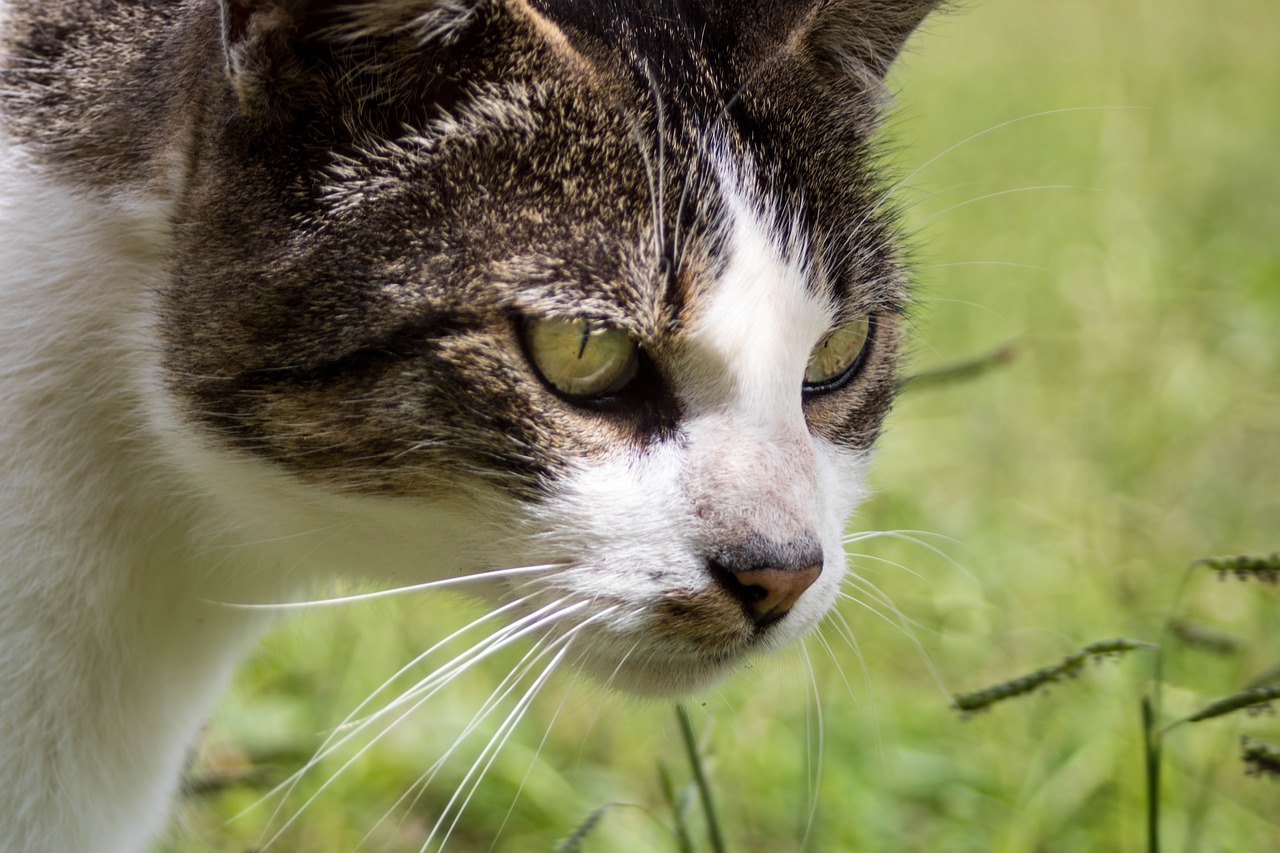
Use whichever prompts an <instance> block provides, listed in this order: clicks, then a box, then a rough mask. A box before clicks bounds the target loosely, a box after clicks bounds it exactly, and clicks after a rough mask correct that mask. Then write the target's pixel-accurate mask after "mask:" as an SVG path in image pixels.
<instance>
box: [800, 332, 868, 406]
mask: <svg viewBox="0 0 1280 853" xmlns="http://www.w3.org/2000/svg"><path fill="white" fill-rule="evenodd" d="M870 337H871V318H870V317H869V316H868V317H860V318H858V319H857V320H854V321H853V322H852V323H847V324H845V325H843V326H841V327H840V328H838V329H834V330H832V331H830V332H828V333H827V334H826V335H825V336H824V337H823V338H822V340H820V341H818V345H817V346H815V347H814V348H813V351H812V352H811V353H809V364H808V365H807V366H806V367H805V371H804V389H805V390H806V391H830V390H834V389H835V388H838V387H840V386H841V385H843V384H844V383H845V382H847V381H848V380H849V378H850V377H851V376H853V374H854V371H855V370H856V369H857V367H858V365H859V364H860V363H861V362H862V355H863V353H864V352H865V351H866V349H867V341H868V340H869V339H870Z"/></svg>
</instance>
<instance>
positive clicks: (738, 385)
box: [158, 0, 929, 694]
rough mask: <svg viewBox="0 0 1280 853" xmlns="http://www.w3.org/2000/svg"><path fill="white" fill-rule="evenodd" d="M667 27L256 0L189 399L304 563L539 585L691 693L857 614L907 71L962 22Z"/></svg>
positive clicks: (648, 680) (203, 279) (543, 599)
mask: <svg viewBox="0 0 1280 853" xmlns="http://www.w3.org/2000/svg"><path fill="white" fill-rule="evenodd" d="M635 5H636V4H592V3H578V2H567V0H566V2H552V0H544V2H540V3H535V4H528V3H525V2H523V0H506V2H503V1H502V0H487V2H466V3H464V2H454V3H439V2H426V0H419V2H410V0H400V2H380V3H365V4H328V3H325V4H307V3H300V2H284V0H278V1H276V0H271V1H269V2H228V3H226V4H224V15H223V19H222V22H221V24H222V28H223V29H222V44H223V49H224V51H225V56H226V65H227V69H228V71H227V82H228V83H229V85H226V86H224V87H222V88H220V89H218V88H215V89H214V90H212V91H211V93H209V95H208V98H207V100H206V102H205V103H204V105H203V108H202V109H201V111H200V112H199V114H198V115H197V116H196V117H195V118H193V121H192V129H191V132H190V134H189V137H187V138H186V141H185V144H186V145H187V146H188V148H187V154H186V156H185V157H181V158H174V159H175V162H182V163H184V164H185V166H184V169H185V171H184V172H183V173H182V177H181V180H180V181H179V182H178V189H177V190H176V191H175V196H176V210H177V214H176V224H175V235H176V238H175V241H174V246H175V249H174V257H173V275H172V278H171V280H170V281H169V282H168V283H167V284H166V285H165V286H164V288H163V290H162V292H161V293H160V295H159V298H160V303H161V317H162V320H161V322H160V325H159V329H158V331H159V334H160V337H161V340H162V341H163V359H162V368H161V375H160V376H159V381H160V382H161V383H162V384H163V386H164V387H165V388H166V390H167V399H168V401H169V404H168V408H167V410H166V412H165V415H164V417H165V418H166V419H167V420H168V422H169V423H170V426H169V427H168V428H169V430H170V432H171V433H172V434H173V435H174V436H175V439H174V443H175V446H180V448H181V452H180V453H177V454H175V456H176V457H180V458H181V459H183V460H184V461H183V463H182V464H185V465H189V466H199V467H201V468H202V469H203V471H202V477H201V480H202V482H208V483H212V484H213V485H212V486H211V488H212V489H213V490H214V491H215V492H216V493H217V496H218V498H219V500H221V501H222V502H223V504H224V505H225V506H226V507H227V508H228V512H229V513H231V514H233V515H237V516H239V523H240V524H241V525H247V526H250V527H252V528H254V529H258V530H260V531H261V536H262V537H263V538H266V537H275V538H277V539H289V538H290V537H292V538H293V539H295V540H296V541H297V548H298V554H297V562H299V563H301V562H303V561H306V562H308V563H309V564H314V565H317V566H321V565H324V564H325V563H327V562H328V563H332V564H334V565H335V566H338V565H341V566H342V567H344V568H346V569H348V570H350V569H353V568H354V569H356V570H360V571H364V572H366V573H368V574H370V575H373V576H378V577H382V578H385V579H389V580H392V581H394V582H398V583H412V582H416V581H420V580H424V579H429V578H437V577H444V576H455V575H461V574H465V573H473V572H476V573H483V572H485V571H486V570H493V569H514V568H519V567H532V568H529V569H528V570H527V571H524V570H522V571H518V572H510V573H506V574H504V573H502V572H498V573H495V574H492V575H490V576H489V577H490V580H488V581H487V582H485V583H482V584H477V591H479V592H481V593H482V594H484V595H487V596H489V597H492V598H494V599H495V600H497V601H500V602H508V603H511V604H512V607H513V611H515V612H520V613H523V614H525V617H526V618H528V619H530V620H532V621H531V622H530V624H531V625H537V626H538V629H539V630H542V631H544V633H545V634H546V636H547V637H548V638H549V640H548V641H549V642H551V643H552V644H553V645H554V644H555V643H557V642H558V643H561V644H562V647H563V648H565V649H566V650H568V655H569V657H570V658H571V659H575V660H577V661H578V663H579V665H580V666H581V667H582V668H584V669H586V670H588V671H590V672H593V673H595V674H596V675H598V676H599V677H600V678H601V679H602V680H606V681H609V682H611V683H614V684H618V685H621V686H623V687H626V688H628V689H631V690H633V691H636V692H640V693H655V694H661V693H669V692H674V691H683V690H688V689H691V688H693V687H696V686H699V685H702V684H705V683H707V682H709V681H710V680H712V679H714V678H715V677H717V676H719V675H720V674H722V673H723V672H724V671H726V670H727V669H728V668H730V667H731V666H732V665H733V664H735V663H737V662H739V661H740V660H741V659H742V658H743V656H744V655H747V654H750V653H752V652H754V651H757V650H761V649H766V648H772V647H775V646H777V645H779V644H780V643H782V642H784V641H786V640H788V639H791V638H794V637H796V636H798V635H799V634H801V633H803V632H804V631H805V630H806V629H808V628H809V627H811V626H812V625H813V624H814V623H815V622H816V621H817V620H819V619H820V618H821V617H822V616H823V614H824V613H825V612H826V611H827V610H828V608H829V607H830V606H831V604H832V603H833V602H834V600H835V597H836V595H837V592H838V589H839V585H840V581H841V577H842V575H843V572H844V554H843V546H842V531H843V525H844V523H845V519H846V518H847V516H848V514H849V512H850V511H851V510H852V508H853V506H854V504H855V503H856V501H857V500H858V498H859V496H860V494H861V485H860V483H861V478H862V470H863V466H864V464H865V461H866V457H867V453H868V451H869V449H870V447H871V444H872V442H873V440H874V438H875V436H876V434H877V431H878V429H879V427H880V424H881V421H882V419H883V417H884V415H885V413H886V411H887V409H888V407H889V403H890V400H891V396H892V392H893V388H894V385H895V378H894V365H895V361H896V349H897V325H898V316H899V314H900V313H901V312H902V310H903V308H904V305H905V303H906V295H905V290H904V273H903V271H902V264H901V260H900V255H899V250H898V248H897V244H896V242H895V239H894V228H893V223H892V218H891V216H890V211H889V210H887V209H886V207H885V205H884V200H883V196H882V193H881V191H880V182H879V180H878V176H877V174H876V171H875V168H874V163H873V159H872V158H873V153H872V147H871V136H872V134H873V132H874V130H875V116H876V112H877V109H878V106H879V103H880V101H881V100H882V96H881V88H882V87H881V84H880V82H879V81H880V77H881V75H882V74H883V73H884V70H885V67H886V66H887V63H888V61H889V60H891V59H892V56H893V55H894V54H895V53H896V51H897V48H898V47H899V46H900V44H901V42H902V40H903V39H904V38H905V37H906V35H907V34H908V33H909V32H910V30H911V28H912V27H914V25H915V24H916V23H917V22H918V21H919V19H920V17H922V15H923V14H924V12H925V11H927V6H928V5H929V4H924V3H910V2H903V3H898V4H876V7H875V8H876V9H879V12H877V13H876V14H875V15H873V14H872V11H871V8H872V7H871V4H867V3H862V2H859V0H843V2H841V0H835V1H834V2H823V3H814V2H798V1H797V2H793V3H781V4H763V3H762V4H758V6H759V8H755V7H754V6H753V4H746V5H747V6H753V7H752V8H751V9H747V8H745V7H743V6H742V5H741V4H726V3H710V2H706V3H701V4H698V3H695V4H671V9H670V10H668V11H669V12H670V14H669V15H659V14H657V11H660V10H656V8H648V7H647V6H646V7H645V8H633V7H634V6H635ZM641 5H644V4H641ZM655 5H657V6H664V8H665V4H655ZM730 5H733V8H732V9H730V8H729V7H730ZM886 5H887V6H888V7H892V8H889V9H880V7H881V6H886ZM333 6H336V7H337V9H334V8H331V7H333ZM766 7H767V9H766ZM700 29H702V30H705V31H706V32H714V33H715V34H716V35H715V37H714V39H713V40H708V39H706V38H702V39H698V38H695V37H694V36H695V34H696V33H698V32H699V31H700ZM305 531H319V532H318V533H315V534H314V535H311V534H306V533H305Z"/></svg>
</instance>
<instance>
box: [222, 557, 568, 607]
mask: <svg viewBox="0 0 1280 853" xmlns="http://www.w3.org/2000/svg"><path fill="white" fill-rule="evenodd" d="M566 565H567V564H565V563H545V564H543V565H540V566H513V567H511V568H508V569H492V570H490V571H485V572H474V573H472V574H468V575H460V576H459V577H455V578H442V579H440V580H435V581H424V582H423V583H416V584H409V585H408V586H399V587H396V588H394V589H382V590H377V591H375V592H362V593H357V594H355V595H343V596H338V597H336V598H318V599H314V600H312V601H287V602H279V603H271V604H249V603H242V602H234V601H210V602H209V603H210V604H217V605H220V606H222V607H229V608H232V609H233V610H272V611H280V610H303V609H307V608H314V607H331V606H334V605H338V604H354V603H356V602H369V601H376V600H378V599H382V598H391V597H393V596H397V595H409V594H411V593H415V592H424V591H426V590H429V589H446V588H448V587H455V586H463V585H465V584H469V583H481V582H484V581H490V580H495V579H500V578H509V577H519V576H521V575H529V574H537V573H540V572H549V571H552V570H555V569H563V568H565V566H566ZM206 600H207V599H206Z"/></svg>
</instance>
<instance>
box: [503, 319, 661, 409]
mask: <svg viewBox="0 0 1280 853" xmlns="http://www.w3.org/2000/svg"><path fill="white" fill-rule="evenodd" d="M524 334H525V342H526V345H527V346H528V349H529V355H530V357H532V359H533V363H534V365H535V366H536V367H537V368H538V372H539V373H541V374H542V377H543V378H544V379H545V380H547V382H548V383H549V384H550V385H551V387H553V388H555V389H556V390H557V391H559V392H560V393H561V394H564V395H565V396H566V397H601V396H604V395H606V394H613V393H616V392H618V391H621V390H622V389H623V387H624V386H626V384H627V383H628V382H630V381H631V379H632V378H633V377H634V376H635V375H636V368H637V365H638V358H639V347H637V346H636V342H635V341H633V340H632V339H631V338H630V337H628V336H627V334H626V333H625V332H622V331H619V330H618V329H611V328H609V327H608V326H602V325H600V324H598V323H593V322H591V321H589V320H574V319H570V318H567V317H549V318H547V319H544V320H529V321H528V322H527V323H525V327H524Z"/></svg>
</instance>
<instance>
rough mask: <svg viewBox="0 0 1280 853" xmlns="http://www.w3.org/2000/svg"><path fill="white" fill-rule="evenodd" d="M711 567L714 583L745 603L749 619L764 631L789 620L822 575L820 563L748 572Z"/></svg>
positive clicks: (713, 565)
mask: <svg viewBox="0 0 1280 853" xmlns="http://www.w3.org/2000/svg"><path fill="white" fill-rule="evenodd" d="M710 565H711V573H712V575H713V576H714V577H715V579H716V580H717V581H718V582H719V583H720V585H721V586H722V587H724V589H725V590H726V591H727V592H729V593H730V594H731V595H733V597H734V598H736V599H738V601H740V602H741V603H742V605H743V608H744V609H745V610H746V612H747V615H748V616H749V617H751V619H752V620H754V621H755V623H756V624H757V625H758V626H759V627H761V628H763V627H766V626H768V625H772V624H773V623H774V622H777V621H778V620H779V619H781V618H782V617H783V616H786V615H787V613H788V612H789V611H790V610H791V608H792V607H793V606H795V603H796V602H797V601H799V600H800V596H801V595H803V594H804V591H805V590H807V589H808V588H809V587H811V586H813V582H814V581H816V580H817V579H818V576H819V575H821V574H822V563H821V562H817V563H813V564H810V565H807V566H804V567H797V568H773V567H768V566H766V567H761V568H753V569H747V570H745V571H732V570H730V569H728V568H726V567H725V566H724V565H723V564H722V563H719V562H717V561H711V564H710Z"/></svg>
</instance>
